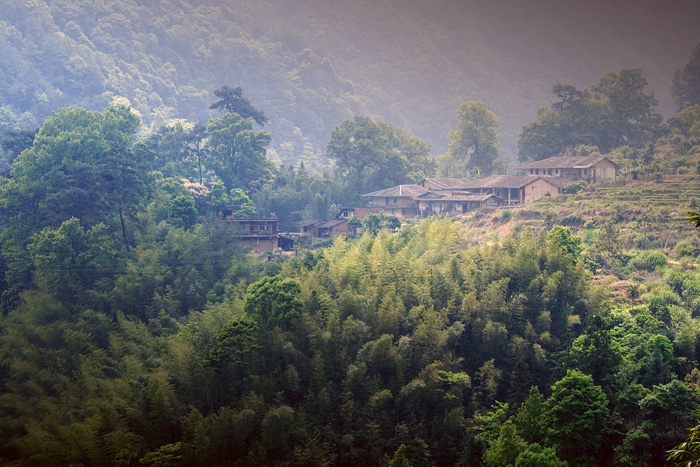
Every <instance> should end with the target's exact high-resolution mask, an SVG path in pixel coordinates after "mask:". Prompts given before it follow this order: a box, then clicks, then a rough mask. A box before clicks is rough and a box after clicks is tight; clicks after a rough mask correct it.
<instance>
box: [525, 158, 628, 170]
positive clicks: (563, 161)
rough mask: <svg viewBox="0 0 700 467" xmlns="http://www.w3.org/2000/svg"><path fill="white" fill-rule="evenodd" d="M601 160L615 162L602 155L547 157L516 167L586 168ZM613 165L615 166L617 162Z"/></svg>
mask: <svg viewBox="0 0 700 467" xmlns="http://www.w3.org/2000/svg"><path fill="white" fill-rule="evenodd" d="M602 160H607V161H608V162H612V163H613V164H615V162H613V161H611V160H610V159H609V158H607V157H603V156H579V157H549V158H547V159H542V160H539V161H534V162H529V163H527V164H523V165H520V166H518V169H587V168H590V167H593V166H595V165H596V164H598V163H599V162H601V161H602ZM615 165H616V166H617V164H615Z"/></svg>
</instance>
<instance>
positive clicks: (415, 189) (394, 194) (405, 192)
mask: <svg viewBox="0 0 700 467" xmlns="http://www.w3.org/2000/svg"><path fill="white" fill-rule="evenodd" d="M426 191H428V190H426V189H425V188H423V187H421V186H418V185H396V186H392V187H391V188H385V189H383V190H379V191H374V192H372V193H367V194H366V195H362V196H367V197H373V198H398V197H408V198H413V197H414V196H418V195H421V194H423V193H425V192H426Z"/></svg>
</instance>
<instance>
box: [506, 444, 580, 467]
mask: <svg viewBox="0 0 700 467" xmlns="http://www.w3.org/2000/svg"><path fill="white" fill-rule="evenodd" d="M568 465H569V464H567V463H566V462H564V461H563V460H561V459H559V457H557V451H555V450H554V448H550V447H542V446H540V445H539V444H531V445H530V446H528V447H527V449H525V450H524V451H523V452H521V453H520V455H519V456H518V457H517V459H515V467H568Z"/></svg>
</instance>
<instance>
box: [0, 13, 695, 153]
mask: <svg viewBox="0 0 700 467" xmlns="http://www.w3.org/2000/svg"><path fill="white" fill-rule="evenodd" d="M599 7H601V8H604V11H603V12H601V11H599V10H598V8H599ZM698 8H700V7H698V5H697V4H696V3H694V2H684V1H677V2H673V5H672V7H671V6H666V5H661V4H657V3H656V2H645V8H644V10H642V9H641V8H637V7H633V5H631V4H630V5H624V4H623V3H619V4H618V3H617V2H616V4H615V5H607V6H603V5H592V4H587V3H582V2H575V1H570V2H556V3H555V4H551V2H544V3H542V4H541V5H538V4H536V3H533V2H528V3H527V4H525V3H522V2H505V3H499V4H498V5H493V2H469V3H460V2H455V3H449V2H443V3H441V5H440V8H435V7H433V6H430V5H428V4H425V3H424V2H403V1H402V2H397V1H394V0H386V1H382V2H365V3H358V2H330V3H329V2H315V1H309V2H287V1H273V0H266V1H260V2H243V1H236V2H224V1H217V0H208V1H204V2H181V1H166V0H158V1H153V2H148V3H146V4H144V3H140V2H135V1H132V0H118V1H110V2H97V3H94V4H87V3H76V2H69V1H64V0H39V1H36V2H11V3H9V4H8V5H5V8H4V10H3V15H2V16H0V44H1V46H0V54H1V55H0V63H2V64H3V65H4V66H2V67H1V69H0V108H1V109H2V112H0V119H2V121H12V122H13V123H14V122H18V123H19V124H20V125H22V126H24V127H32V126H38V124H39V123H41V121H43V119H44V118H45V117H46V116H47V115H48V114H49V113H50V112H51V111H52V110H56V109H58V108H60V107H64V106H68V105H82V106H85V107H87V108H90V109H94V110H100V109H102V108H104V106H105V105H107V104H108V103H109V102H110V100H111V98H112V97H113V96H115V95H120V96H125V97H127V98H128V99H129V100H130V102H131V103H132V105H133V106H134V108H135V109H137V110H138V111H139V112H141V114H142V115H143V116H144V118H145V121H146V122H147V123H148V124H152V125H153V126H154V128H158V127H160V126H162V125H163V124H164V123H165V122H167V121H168V120H169V119H174V118H186V119H188V120H191V121H205V120H208V119H209V118H210V117H211V114H209V113H208V112H207V105H206V104H208V103H209V102H211V101H212V100H213V96H212V92H213V90H214V89H217V88H219V87H221V86H232V87H235V86H241V87H242V88H243V89H245V90H246V92H247V93H248V95H249V97H251V98H252V99H253V101H254V102H255V103H256V104H257V105H258V106H260V107H261V108H263V109H264V110H265V111H266V113H267V114H268V116H269V117H270V121H269V128H270V129H271V130H272V133H273V135H274V138H275V141H274V143H275V144H274V145H273V149H275V151H277V152H278V153H279V155H280V157H281V159H282V160H284V161H285V162H290V161H297V160H300V159H303V158H306V159H307V160H308V158H309V157H310V156H311V154H317V153H319V152H320V151H321V150H322V148H323V146H324V144H325V141H326V140H327V138H328V136H329V134H330V131H331V129H332V128H333V127H335V126H336V125H337V124H339V123H340V122H341V121H343V120H344V119H346V118H349V117H352V116H353V115H355V114H359V115H368V114H369V115H373V116H376V117H379V118H381V119H383V120H385V121H388V122H390V123H392V124H394V125H397V126H399V127H402V128H405V129H407V130H410V131H412V132H413V133H414V134H416V135H417V136H419V137H421V138H423V139H426V140H428V141H430V142H431V143H432V145H433V147H434V148H435V154H437V153H440V152H443V151H444V150H445V149H446V145H447V132H448V131H449V130H450V129H451V128H453V127H454V122H455V112H456V109H457V108H458V107H459V105H460V104H461V103H462V102H464V101H469V100H480V101H483V102H485V103H486V104H487V106H488V107H489V108H490V109H491V110H493V111H494V112H495V113H496V115H497V116H498V117H499V119H500V120H501V128H500V131H501V133H502V134H503V143H502V147H503V152H505V153H508V154H510V155H511V156H514V155H515V152H516V144H515V143H516V139H517V135H518V133H519V131H520V126H521V125H522V124H524V123H525V122H527V121H529V120H531V119H532V118H533V117H534V114H535V110H536V108H537V106H539V105H546V104H547V103H548V102H549V101H550V100H551V96H550V94H549V92H550V90H551V87H552V85H553V84H554V83H556V82H562V83H564V84H571V85H574V86H577V87H585V86H590V85H591V84H593V83H595V82H596V80H597V79H598V78H599V77H600V76H601V75H603V74H604V73H605V72H607V71H610V70H615V69H620V68H622V67H634V68H641V69H642V71H643V73H644V74H645V76H647V77H648V78H649V82H650V88H651V90H652V91H654V92H656V94H657V97H659V98H660V100H661V106H660V110H661V111H662V113H663V114H665V115H666V116H668V115H670V113H671V112H672V109H673V104H672V99H671V98H670V95H669V86H670V82H671V78H672V75H673V71H675V70H676V69H677V68H678V67H680V66H681V65H682V63H683V61H684V60H685V58H686V56H687V53H688V50H690V48H691V47H692V45H693V44H694V43H695V42H696V41H697V37H695V35H694V34H695V32H694V31H695V24H694V21H693V18H697V17H698V15H699V14H700V12H699V11H698Z"/></svg>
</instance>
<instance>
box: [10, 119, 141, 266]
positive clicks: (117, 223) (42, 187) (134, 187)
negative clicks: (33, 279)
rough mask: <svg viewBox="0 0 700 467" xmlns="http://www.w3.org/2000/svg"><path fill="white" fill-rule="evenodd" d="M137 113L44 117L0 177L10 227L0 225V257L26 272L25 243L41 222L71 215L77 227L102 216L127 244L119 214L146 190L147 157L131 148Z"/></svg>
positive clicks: (129, 212) (53, 223)
mask: <svg viewBox="0 0 700 467" xmlns="http://www.w3.org/2000/svg"><path fill="white" fill-rule="evenodd" d="M139 125H140V119H139V117H138V115H136V114H135V113H133V112H132V111H131V110H130V109H129V108H127V107H114V106H112V107H108V108H107V109H106V110H105V111H104V112H90V111H87V110H85V109H82V108H78V107H74V108H69V109H62V110H60V111H59V112H56V113H55V114H53V115H52V116H51V117H49V118H48V119H46V121H45V122H44V125H43V126H42V127H41V129H40V130H39V132H38V133H37V135H36V137H35V139H34V144H33V145H32V147H31V148H29V149H27V150H26V151H24V152H23V153H22V154H21V155H20V156H18V157H17V159H16V160H15V166H14V170H13V171H12V174H11V177H10V178H9V179H8V180H7V181H6V182H5V183H3V184H0V198H1V199H2V205H1V207H2V209H3V211H4V213H5V215H6V217H7V218H8V219H9V226H8V227H7V228H5V229H4V230H3V232H2V237H3V256H4V257H5V260H6V261H7V262H8V266H9V267H10V268H11V269H13V270H14V271H16V272H15V273H13V274H11V275H10V277H22V276H24V277H25V278H26V271H27V265H29V264H30V262H29V261H27V258H26V250H25V248H26V243H27V241H28V239H29V238H31V236H32V235H34V234H35V233H37V232H38V231H40V230H41V229H42V228H44V227H47V226H50V227H54V228H55V227H58V226H59V225H60V224H61V223H62V222H64V221H65V220H68V219H70V218H71V217H75V218H77V219H79V220H80V222H81V224H82V225H84V226H92V225H96V224H98V223H100V222H106V223H107V225H108V226H110V227H111V228H112V230H116V231H119V230H121V234H122V239H123V242H124V246H125V247H126V248H127V249H128V248H129V244H130V241H129V238H128V237H129V236H128V233H127V226H126V220H127V217H129V216H134V215H135V211H136V209H137V208H138V205H139V203H140V200H141V197H142V196H143V195H144V194H145V192H146V188H147V181H148V180H149V179H150V175H149V173H148V170H149V169H150V166H151V163H152V160H151V154H150V153H149V152H148V151H142V150H141V149H142V146H141V145H136V146H134V147H132V143H133V141H134V135H135V133H136V130H137V129H138V128H139Z"/></svg>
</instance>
